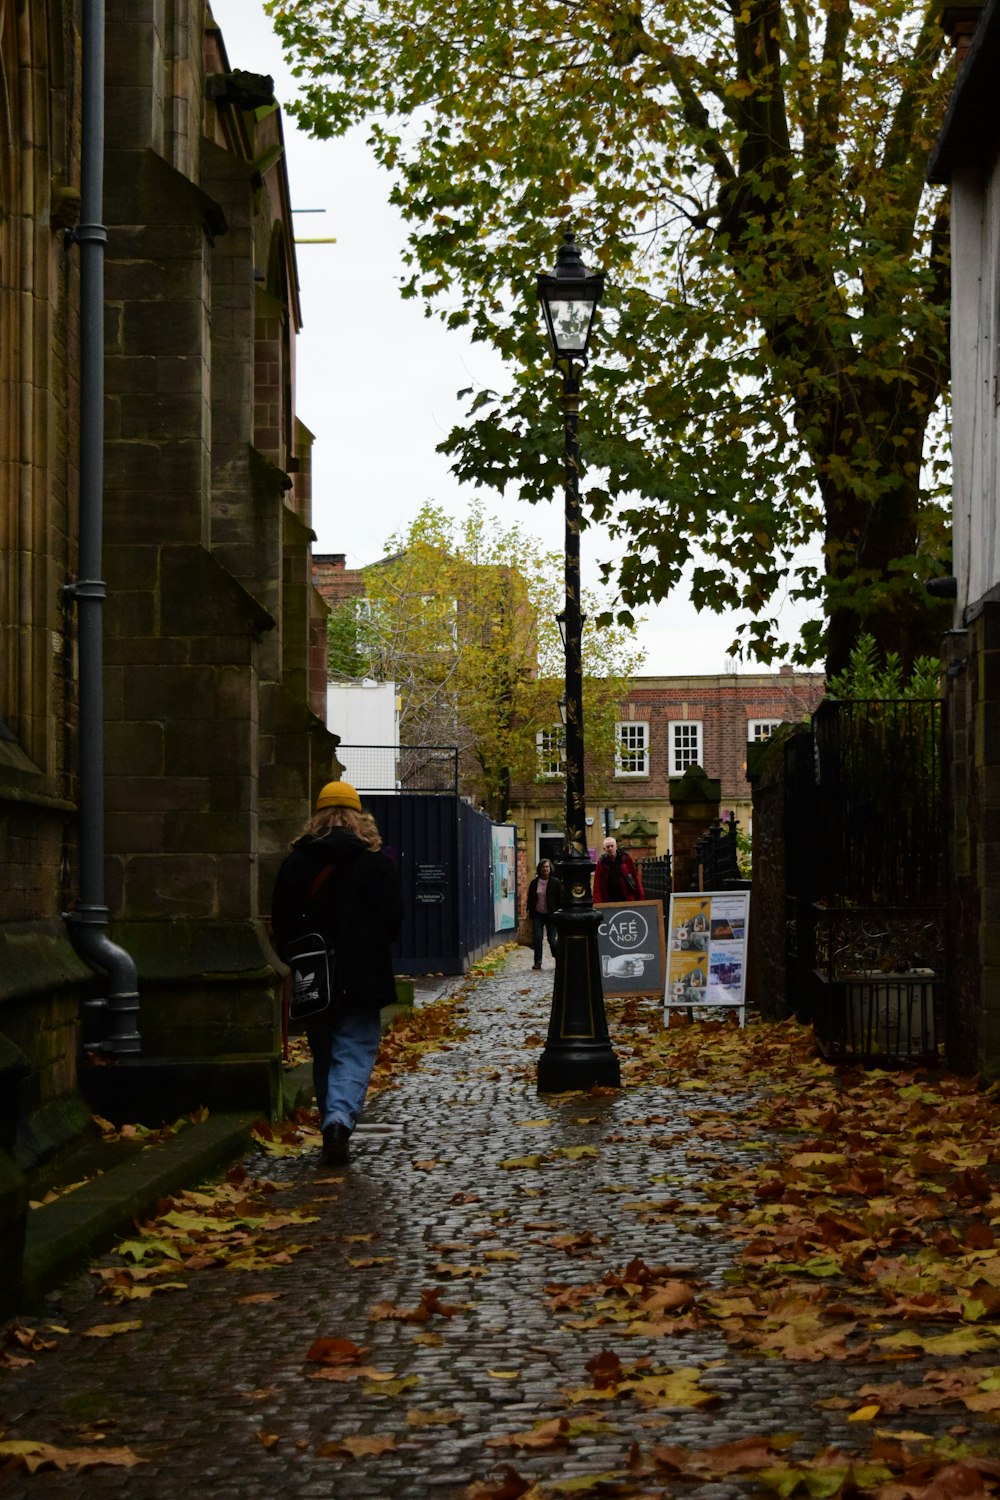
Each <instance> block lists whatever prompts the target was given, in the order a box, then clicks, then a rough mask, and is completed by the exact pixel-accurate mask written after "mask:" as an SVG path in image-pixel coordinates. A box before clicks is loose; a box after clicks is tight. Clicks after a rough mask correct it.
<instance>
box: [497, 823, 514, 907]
mask: <svg viewBox="0 0 1000 1500" xmlns="http://www.w3.org/2000/svg"><path fill="white" fill-rule="evenodd" d="M516 869H517V829H516V828H514V827H512V826H511V825H510V824H507V823H494V824H493V931H494V932H510V931H513V929H514V928H515V927H516V926H517V901H516V897H517V877H516V874H515V871H516Z"/></svg>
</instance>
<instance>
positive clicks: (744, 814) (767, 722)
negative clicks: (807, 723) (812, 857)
mask: <svg viewBox="0 0 1000 1500" xmlns="http://www.w3.org/2000/svg"><path fill="white" fill-rule="evenodd" d="M823 690H824V677H823V674H822V673H821V672H795V671H793V669H792V668H791V667H782V669H781V670H780V671H779V672H777V673H763V672H761V673H739V674H737V673H735V672H734V673H726V674H724V675H722V676H718V677H636V678H634V679H633V681H632V686H631V690H630V692H629V695H628V698H627V700H626V701H625V703H623V704H622V707H621V716H620V719H619V724H618V737H619V738H618V743H619V749H618V754H617V758H616V764H615V765H614V766H604V765H597V764H595V763H593V762H592V761H591V759H590V757H589V756H588V766H587V788H588V804H589V805H588V807H587V818H588V820H592V821H591V822H589V824H588V826H589V828H590V832H591V839H590V843H591V846H592V847H593V848H599V846H600V843H601V840H602V838H603V837H604V825H605V822H607V823H608V824H609V826H610V827H611V828H612V829H613V828H615V827H616V826H617V825H619V824H622V823H625V822H626V821H627V820H628V819H631V818H640V819H642V820H644V821H645V822H647V823H649V822H652V823H654V824H655V825H656V831H655V852H656V853H657V854H665V853H667V852H668V851H669V850H670V848H671V834H670V816H671V809H670V781H671V779H672V778H678V777H680V776H683V774H684V772H685V771H686V770H687V768H688V767H689V766H691V765H699V766H701V768H702V770H704V771H705V772H706V774H707V775H708V776H709V777H711V778H713V779H714V780H718V781H719V782H720V783H721V793H722V803H721V807H722V811H723V814H726V813H728V812H729V811H730V810H731V811H733V812H735V814H736V817H737V819H738V820H739V822H740V823H741V825H742V826H743V827H744V829H749V826H750V787H749V784H748V783H747V780H746V747H747V742H748V741H754V740H759V739H766V738H767V737H768V736H769V734H770V733H771V731H772V730H773V728H774V727H775V726H776V725H777V724H780V723H783V722H785V721H791V722H795V721H797V720H800V719H802V718H804V717H805V716H807V715H808V714H810V713H811V712H812V711H813V709H814V708H815V707H816V705H817V704H818V703H819V701H820V699H821V698H822V696H823ZM584 709H585V711H586V704H584ZM560 737H561V734H560V728H559V726H556V725H554V726H553V727H552V730H551V731H549V732H546V731H543V732H542V733H541V734H540V735H539V737H538V741H539V743H538V752H539V775H538V778H537V779H536V781H535V783H534V784H533V785H530V786H529V785H521V786H519V787H517V788H516V790H515V795H514V798H513V802H512V816H513V817H514V819H515V821H516V822H517V823H518V825H519V826H520V828H521V830H522V833H523V835H524V839H525V843H526V847H527V851H528V860H529V863H530V862H531V861H532V860H537V859H539V858H541V857H542V855H543V854H547V855H554V854H555V853H557V852H558V849H559V847H561V842H562V817H563V814H562V808H563V801H562V799H563V795H564V793H563V780H562V773H561V769H560V759H559V741H560ZM652 837H653V835H652V834H650V835H649V844H650V845H651V844H652ZM650 852H653V851H652V849H651V848H650Z"/></svg>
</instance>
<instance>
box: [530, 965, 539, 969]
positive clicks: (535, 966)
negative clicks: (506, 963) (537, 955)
mask: <svg viewBox="0 0 1000 1500" xmlns="http://www.w3.org/2000/svg"><path fill="white" fill-rule="evenodd" d="M531 967H532V968H533V969H540V968H541V967H542V966H541V964H532V965H531Z"/></svg>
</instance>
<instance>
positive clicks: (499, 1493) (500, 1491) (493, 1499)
mask: <svg viewBox="0 0 1000 1500" xmlns="http://www.w3.org/2000/svg"><path fill="white" fill-rule="evenodd" d="M530 1489H531V1480H530V1479H525V1478H523V1476H522V1475H520V1474H519V1473H518V1472H517V1470H516V1469H512V1468H511V1467H510V1465H509V1464H503V1465H502V1466H501V1468H500V1470H499V1478H497V1479H477V1480H476V1481H475V1482H474V1483H473V1484H469V1485H466V1487H465V1489H464V1490H463V1491H462V1493H461V1497H460V1500H520V1497H521V1496H522V1495H525V1494H527V1492H528V1490H530Z"/></svg>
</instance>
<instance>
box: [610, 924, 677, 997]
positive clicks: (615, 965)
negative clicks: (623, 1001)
mask: <svg viewBox="0 0 1000 1500" xmlns="http://www.w3.org/2000/svg"><path fill="white" fill-rule="evenodd" d="M595 909H596V910H597V911H599V912H600V914H601V925H600V927H599V928H598V929H597V951H598V953H599V954H600V959H601V980H602V982H603V986H604V993H605V994H606V995H655V996H656V998H657V999H659V997H660V996H661V995H662V994H663V979H664V973H665V966H664V958H665V943H664V936H663V905H662V902H659V901H608V902H601V903H600V904H599V905H598V906H597V907H596V908H595Z"/></svg>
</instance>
